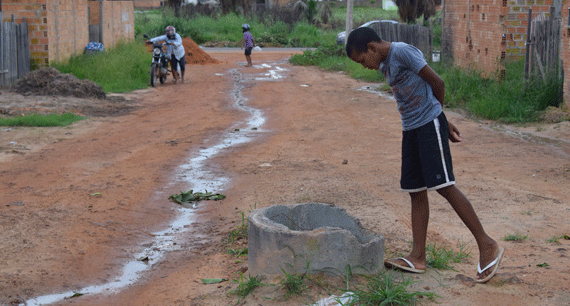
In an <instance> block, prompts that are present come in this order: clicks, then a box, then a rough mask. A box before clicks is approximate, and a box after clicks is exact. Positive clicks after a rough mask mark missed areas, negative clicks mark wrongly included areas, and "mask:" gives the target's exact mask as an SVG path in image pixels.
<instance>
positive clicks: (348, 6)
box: [344, 0, 354, 45]
mask: <svg viewBox="0 0 570 306" xmlns="http://www.w3.org/2000/svg"><path fill="white" fill-rule="evenodd" d="M353 6H354V0H346V28H345V30H344V33H345V35H344V44H345V45H346V42H347V40H348V34H350V32H351V31H352V7H353Z"/></svg>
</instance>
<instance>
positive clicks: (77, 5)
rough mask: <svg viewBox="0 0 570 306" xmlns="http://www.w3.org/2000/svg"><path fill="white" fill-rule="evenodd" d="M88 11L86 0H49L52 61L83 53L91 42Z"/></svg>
mask: <svg viewBox="0 0 570 306" xmlns="http://www.w3.org/2000/svg"><path fill="white" fill-rule="evenodd" d="M87 12H88V10H87V1H85V0H47V20H48V29H47V31H48V38H49V41H48V49H49V50H48V52H49V53H48V57H49V61H50V62H51V61H56V62H57V61H63V60H66V59H68V58H69V57H70V56H73V55H78V54H81V53H83V48H85V46H86V45H87V43H88V42H89V20H88V15H87ZM46 64H47V63H46Z"/></svg>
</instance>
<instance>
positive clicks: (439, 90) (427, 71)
mask: <svg viewBox="0 0 570 306" xmlns="http://www.w3.org/2000/svg"><path fill="white" fill-rule="evenodd" d="M418 75H419V76H420V77H422V79H424V80H425V81H426V82H428V83H429V85H430V86H431V89H432V91H433V95H434V96H435V98H436V99H437V100H438V101H439V103H441V108H443V104H444V102H445V82H444V81H443V79H442V78H441V77H440V76H439V75H438V74H437V73H436V72H435V71H433V69H431V67H430V66H429V65H425V66H424V68H422V69H421V70H420V72H418ZM448 124H449V140H451V142H460V141H461V133H459V130H458V129H457V127H455V125H453V124H451V123H450V122H448Z"/></svg>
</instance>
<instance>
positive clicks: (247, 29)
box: [241, 23, 249, 31]
mask: <svg viewBox="0 0 570 306" xmlns="http://www.w3.org/2000/svg"><path fill="white" fill-rule="evenodd" d="M241 28H242V30H244V31H249V24H247V23H244V24H242V25H241Z"/></svg>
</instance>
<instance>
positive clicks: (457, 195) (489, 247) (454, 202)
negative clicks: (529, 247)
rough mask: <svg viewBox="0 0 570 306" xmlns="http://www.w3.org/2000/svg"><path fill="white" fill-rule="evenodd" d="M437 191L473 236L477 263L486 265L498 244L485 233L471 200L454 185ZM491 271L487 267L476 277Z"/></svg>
mask: <svg viewBox="0 0 570 306" xmlns="http://www.w3.org/2000/svg"><path fill="white" fill-rule="evenodd" d="M437 192H438V193H439V194H441V195H442V196H443V197H444V198H445V199H446V200H447V201H448V202H449V204H451V207H453V209H454V210H455V212H456V213H457V215H459V218H461V221H463V223H465V225H466V226H467V228H468V229H469V230H470V231H471V234H473V236H474V237H475V241H476V242H477V246H478V248H479V263H480V265H481V268H483V267H486V266H487V265H488V264H490V263H491V262H492V261H493V260H495V258H496V257H497V253H498V250H499V245H498V244H497V242H496V241H495V240H493V239H492V238H491V237H489V235H487V233H485V230H484V229H483V226H482V225H481V222H480V221H479V218H478V217H477V214H476V213H475V210H474V209H473V206H472V205H471V202H469V200H468V199H467V198H466V197H465V195H463V193H462V192H461V191H460V190H459V189H457V187H455V186H454V185H453V186H449V187H445V188H442V189H439V190H437ZM412 222H413V220H412ZM414 239H415V237H414ZM491 271H492V269H488V270H486V271H483V273H481V274H479V273H477V278H478V279H483V278H485V277H486V276H487V275H489V274H490V273H491Z"/></svg>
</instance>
